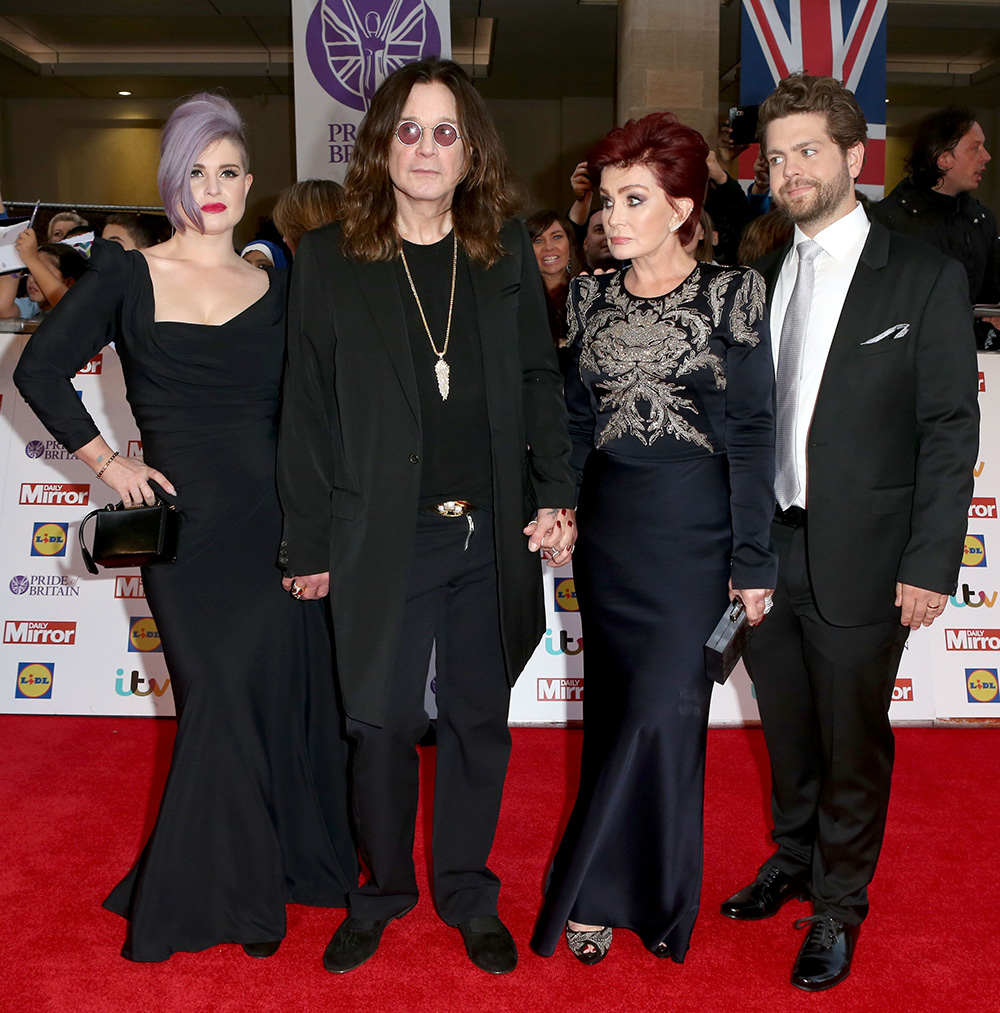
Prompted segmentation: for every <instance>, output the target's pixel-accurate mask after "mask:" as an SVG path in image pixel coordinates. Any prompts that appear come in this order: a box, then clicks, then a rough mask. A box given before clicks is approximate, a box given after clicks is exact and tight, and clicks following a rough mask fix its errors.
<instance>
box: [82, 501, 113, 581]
mask: <svg viewBox="0 0 1000 1013" xmlns="http://www.w3.org/2000/svg"><path fill="white" fill-rule="evenodd" d="M107 509H108V507H101V508H100V509H98V510H91V511H90V513H89V514H87V516H86V517H84V519H83V520H82V521H80V555H82V556H83V565H84V566H86V567H87V569H88V570H89V571H90V572H91V573H94V574H97V573H100V572H101V571H100V570H98V569H97V564H96V563H95V562H94V557H93V556H92V555H91V554H90V549H88V548H87V542H86V540H85V539H84V537H83V526H84V525H85V524H86V523H87V521H89V520H90V519H91V517H96V516H97V515H98V514H99V513H100V512H101V510H107Z"/></svg>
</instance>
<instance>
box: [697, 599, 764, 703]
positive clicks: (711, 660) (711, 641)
mask: <svg viewBox="0 0 1000 1013" xmlns="http://www.w3.org/2000/svg"><path fill="white" fill-rule="evenodd" d="M755 628H756V627H753V626H751V625H750V624H749V623H748V622H747V612H746V609H745V608H744V607H743V602H741V601H740V600H739V598H737V599H736V600H735V601H733V602H730V603H729V605H727V606H726V611H725V612H723V614H722V618H721V619H720V620H719V623H718V625H717V626H716V627H715V629H714V630H712V635H711V636H710V637H709V638H708V640H707V641H706V642H705V671H706V673H707V675H708V677H709V678H710V679H712V680H714V681H715V682H717V683H718V684H719V685H720V686H721V685H723V684H724V683H725V681H726V680H727V679H728V678H729V676H730V674H731V673H732V671H733V669H734V668H735V667H736V662H737V661H739V660H740V656H741V655H742V654H743V649H744V648H745V647H746V645H747V644H748V643H749V642H750V637H751V636H753V631H754V629H755Z"/></svg>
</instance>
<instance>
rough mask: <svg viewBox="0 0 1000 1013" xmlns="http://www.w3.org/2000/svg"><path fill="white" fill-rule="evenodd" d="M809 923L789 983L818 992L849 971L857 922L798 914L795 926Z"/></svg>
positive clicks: (831, 985) (856, 938)
mask: <svg viewBox="0 0 1000 1013" xmlns="http://www.w3.org/2000/svg"><path fill="white" fill-rule="evenodd" d="M806 925H810V926H811V927H810V929H809V935H807V936H806V939H805V942H804V943H803V944H802V949H800V950H799V955H798V957H796V958H795V966H794V967H793V968H792V984H793V985H794V986H795V987H796V988H801V989H803V990H804V991H806V992H822V991H823V989H825V988H833V986H834V985H839V984H840V983H841V982H842V981H843V980H844V979H845V978H846V977H847V976H848V975H849V974H850V973H851V958H852V957H853V956H854V947H855V946H856V945H857V941H858V932H859V931H860V926H858V925H845V924H844V923H843V922H840V921H837V919H836V918H830V917H829V916H827V915H813V916H812V917H811V918H800V919H799V920H798V921H797V922H796V923H795V927H796V928H797V929H801V928H803V927H804V926H806Z"/></svg>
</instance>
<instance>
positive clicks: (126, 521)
mask: <svg viewBox="0 0 1000 1013" xmlns="http://www.w3.org/2000/svg"><path fill="white" fill-rule="evenodd" d="M91 517H93V518H94V548H93V551H91V550H90V549H88V548H87V543H86V541H85V539H84V536H83V529H84V526H85V525H86V523H87V521H89V520H90V518H91ZM180 521H181V517H180V514H179V513H178V512H177V510H176V509H175V508H174V507H172V506H171V505H170V504H169V503H161V502H157V503H156V504H155V505H153V506H141V507H130V508H129V509H127V510H126V509H125V507H124V506H123V505H122V504H121V503H116V504H111V503H109V504H108V505H107V506H106V507H103V508H102V509H100V510H92V511H91V512H90V513H89V514H87V516H86V517H84V519H83V520H82V521H81V522H80V551H81V552H82V553H83V561H84V563H85V564H86V566H87V569H88V570H89V571H90V572H91V573H97V572H98V569H97V565H95V564H99V565H100V566H104V567H118V566H149V565H151V564H152V563H174V562H176V561H177V535H178V531H179V529H180Z"/></svg>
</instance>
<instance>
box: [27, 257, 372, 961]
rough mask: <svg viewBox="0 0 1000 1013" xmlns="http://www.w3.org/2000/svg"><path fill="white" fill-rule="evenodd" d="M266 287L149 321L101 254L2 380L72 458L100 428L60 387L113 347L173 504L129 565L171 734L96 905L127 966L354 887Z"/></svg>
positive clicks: (321, 640)
mask: <svg viewBox="0 0 1000 1013" xmlns="http://www.w3.org/2000/svg"><path fill="white" fill-rule="evenodd" d="M269 281H270V287H269V288H268V291H267V292H266V293H265V294H264V295H263V296H262V297H261V298H260V299H259V300H258V301H257V302H255V303H253V304H252V305H251V306H249V307H247V308H246V309H245V310H244V311H243V312H241V313H239V314H237V315H236V316H235V317H233V318H232V319H231V320H229V321H228V322H226V323H225V324H222V325H219V326H209V325H201V324H190V323H177V322H156V321H155V320H154V305H153V287H152V282H151V280H150V276H149V270H148V267H147V263H146V260H145V258H144V257H143V255H142V254H141V253H139V252H129V253H126V252H125V251H123V250H121V249H120V248H119V247H117V246H116V245H115V244H113V243H103V242H101V241H100V240H98V241H97V242H96V243H95V244H94V252H93V256H92V261H91V269H90V270H89V271H88V272H87V274H86V275H85V276H84V277H83V278H82V279H81V280H80V281H79V282H78V283H77V284H76V286H74V288H73V289H72V290H71V291H70V293H69V294H68V295H67V296H66V297H65V298H64V299H63V300H62V302H60V303H59V305H58V306H57V307H56V308H55V310H54V311H53V312H52V314H51V315H50V316H49V318H48V319H47V320H46V321H45V323H44V324H43V325H42V326H41V327H40V328H39V329H38V331H37V332H36V333H35V335H34V336H33V337H32V338H31V340H30V341H29V342H28V345H27V347H26V349H25V352H24V354H23V356H22V358H21V361H20V363H19V365H18V368H17V370H16V372H15V377H14V379H15V382H16V383H17V386H18V388H19V390H20V391H21V393H22V394H23V395H24V397H25V399H26V400H27V401H28V403H29V404H30V405H31V407H32V408H33V409H34V411H35V412H36V414H37V415H38V416H39V418H40V419H41V420H42V422H43V423H44V424H45V425H46V427H47V428H48V429H49V430H50V432H51V433H52V434H53V435H54V436H55V437H56V438H57V439H58V440H60V441H61V442H62V443H63V444H64V445H65V446H66V447H67V448H68V449H69V450H71V451H72V450H76V449H78V448H79V447H81V446H83V445H84V444H85V443H87V442H89V441H90V440H91V439H93V437H95V436H96V435H98V431H97V428H96V426H95V425H94V423H93V420H92V419H91V418H90V416H89V414H88V413H87V411H86V409H85V407H84V406H83V405H82V403H81V402H80V400H79V398H78V397H77V395H76V393H75V392H74V390H73V387H72V384H71V383H70V382H69V381H70V378H71V377H72V376H73V374H74V373H75V371H76V370H77V369H79V368H80V367H81V366H82V365H83V364H84V363H86V362H87V361H88V360H89V359H90V358H92V357H93V356H94V355H95V354H96V353H97V351H98V350H99V349H100V348H101V347H103V346H104V345H105V344H106V343H107V342H108V341H109V340H114V341H115V343H116V348H117V351H118V354H119V356H120V357H121V360H122V367H123V370H124V375H125V383H126V389H127V394H128V400H129V404H130V405H131V407H132V411H133V414H134V416H135V419H136V422H137V423H138V426H139V430H140V433H141V436H142V443H143V455H144V458H145V460H146V462H147V463H148V464H149V465H150V466H152V467H155V468H158V469H159V470H160V471H162V472H163V473H164V474H165V475H166V476H167V477H168V478H169V479H170V481H171V482H172V483H173V484H174V486H175V488H176V489H177V497H176V499H175V500H174V502H175V503H176V505H177V507H178V509H179V510H180V511H181V517H182V523H181V538H180V549H179V553H178V559H177V562H176V563H175V564H172V565H163V566H152V567H145V568H143V581H144V584H145V589H146V597H147V602H148V604H149V608H150V611H151V612H152V615H153V618H154V619H155V621H156V625H157V628H158V630H159V632H160V636H161V640H162V644H163V653H164V657H165V660H166V662H167V667H168V669H169V672H170V680H171V686H172V688H173V692H174V701H175V704H176V708H177V719H178V727H177V738H176V742H175V745H174V753H173V759H172V762H171V767H170V773H169V776H168V779H167V783H166V788H165V790H164V793H163V798H162V801H161V804H160V811H159V815H158V817H157V821H156V825H155V827H154V829H153V832H152V834H151V836H150V838H149V840H148V842H147V843H146V845H145V847H144V849H143V850H142V853H141V855H140V856H139V859H138V861H137V862H136V864H135V866H134V867H133V868H132V870H131V871H130V872H129V873H128V875H127V876H126V877H125V879H124V880H122V882H121V883H119V884H118V886H117V887H116V888H115V889H114V890H113V891H112V893H111V895H110V896H109V897H108V899H107V900H106V901H105V907H107V908H108V909H109V910H111V911H114V912H116V913H117V914H120V915H123V916H124V917H126V918H128V919H129V929H128V935H127V939H126V942H125V946H124V949H123V951H122V954H123V956H125V957H128V958H129V959H132V960H141V961H156V960H165V959H166V958H167V957H169V956H170V955H171V954H172V953H175V952H177V951H197V950H202V949H205V948H207V947H210V946H213V945H215V944H217V943H253V942H265V941H270V940H276V939H281V938H282V937H283V936H284V934H285V904H286V903H287V902H295V903H300V904H314V905H320V906H330V907H343V906H344V905H345V903H346V894H347V892H348V890H350V889H351V887H352V886H354V885H355V884H356V883H357V863H356V853H355V850H354V846H353V844H352V841H351V836H350V830H349V823H348V815H347V814H348V802H347V777H346V761H347V749H346V743H345V741H344V739H343V738H342V735H341V716H340V713H339V711H338V706H337V701H336V696H335V689H334V683H333V676H332V664H331V658H330V641H329V635H328V630H327V626H326V619H325V615H324V609H323V605H322V604H321V603H319V602H298V601H294V600H293V599H292V598H291V597H290V596H289V595H288V594H286V593H285V592H284V591H282V588H281V583H280V577H281V574H280V573H279V571H278V570H277V568H276V564H275V560H276V557H277V553H278V547H279V542H280V538H281V513H280V509H279V505H278V498H277V493H276V489H275V450H276V446H277V413H278V405H279V384H280V378H281V370H282V361H283V353H284V335H285V326H284V318H285V289H286V275H285V272H283V271H271V272H269ZM165 498H167V499H171V497H165Z"/></svg>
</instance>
